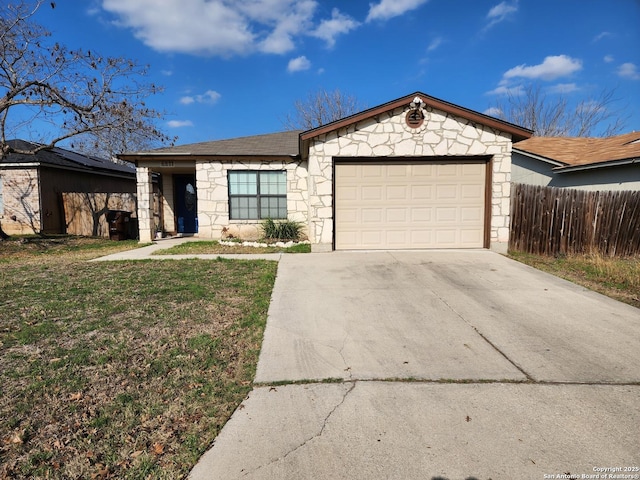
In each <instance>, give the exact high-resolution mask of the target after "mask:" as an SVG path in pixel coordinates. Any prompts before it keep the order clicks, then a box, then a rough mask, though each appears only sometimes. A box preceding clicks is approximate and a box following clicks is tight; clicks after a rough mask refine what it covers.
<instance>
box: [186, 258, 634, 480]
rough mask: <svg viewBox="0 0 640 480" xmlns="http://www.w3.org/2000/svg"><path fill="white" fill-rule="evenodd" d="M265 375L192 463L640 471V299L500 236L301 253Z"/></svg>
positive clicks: (239, 473)
mask: <svg viewBox="0 0 640 480" xmlns="http://www.w3.org/2000/svg"><path fill="white" fill-rule="evenodd" d="M256 382H257V383H258V384H260V386H258V387H256V388H255V389H254V390H253V392H252V393H251V394H250V395H249V397H248V398H247V399H246V400H245V402H243V404H242V406H241V408H240V409H238V410H237V411H236V412H235V413H234V415H233V417H232V418H231V419H230V421H229V422H228V423H227V425H226V426H225V428H224V429H223V431H222V432H221V434H220V435H219V436H218V438H217V439H216V441H215V443H214V446H213V448H212V449H211V450H210V451H209V452H208V453H207V454H206V455H205V456H204V457H203V458H202V459H201V461H200V462H199V463H198V465H197V466H196V467H195V468H194V470H193V471H192V473H191V478H192V479H214V478H215V479H236V478H247V479H303V478H313V479H354V478H357V479H425V478H426V479H439V480H440V479H449V480H454V479H472V478H475V479H478V480H482V479H493V480H497V479H520V478H523V479H528V478H531V479H542V478H562V477H561V476H562V475H564V474H567V473H568V474H569V475H577V477H575V478H598V477H595V475H601V476H600V477H599V478H610V477H603V476H602V474H603V472H604V471H603V470H598V469H607V468H608V469H617V468H620V469H624V468H626V467H632V471H630V472H624V471H622V470H621V471H617V473H618V474H619V473H623V474H624V473H626V474H629V475H637V476H636V477H628V478H640V471H633V469H634V468H635V467H640V428H638V425H640V311H639V310H638V309H635V308H633V307H630V306H627V305H624V304H621V303H619V302H616V301H613V300H610V299H608V298H606V297H603V296H601V295H598V294H595V293H593V292H590V291H588V290H586V289H584V288H582V287H578V286H576V285H574V284H571V283H569V282H565V281H563V280H560V279H557V278H555V277H553V276H551V275H547V274H544V273H542V272H539V271H537V270H534V269H532V268H529V267H527V266H524V265H521V264H519V263H516V262H513V261H511V260H509V259H507V258H505V257H502V256H500V255H498V254H495V253H492V252H489V251H484V250H482V251H430V252H362V253H353V252H340V253H338V252H336V253H331V254H311V255H285V256H283V257H282V260H281V261H280V265H279V269H278V277H277V280H276V285H275V287H274V292H273V297H272V303H271V307H270V310H269V320H268V323H267V329H266V332H265V339H264V343H263V348H262V352H261V355H260V361H259V364H258V371H257V375H256ZM606 473H613V472H612V471H611V470H609V471H607V472H606ZM545 475H547V476H546V477H545ZM558 475H560V476H558ZM582 475H585V476H584V477H583V476H582ZM588 475H594V476H593V477H588ZM566 478H569V477H566Z"/></svg>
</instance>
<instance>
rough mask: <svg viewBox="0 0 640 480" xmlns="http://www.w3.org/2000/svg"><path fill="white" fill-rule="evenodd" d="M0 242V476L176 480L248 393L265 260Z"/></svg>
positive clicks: (268, 276)
mask: <svg viewBox="0 0 640 480" xmlns="http://www.w3.org/2000/svg"><path fill="white" fill-rule="evenodd" d="M134 246H135V245H134V244H133V243H127V242H109V241H105V240H99V239H54V240H45V241H34V242H31V243H26V244H21V243H18V242H13V241H10V242H0V312H1V314H0V317H1V318H2V320H1V321H0V418H2V422H0V478H2V479H4V478H54V479H56V478H59V479H62V478H65V479H66V478H135V479H141V478H154V479H156V478H172V479H174V478H182V477H184V476H185V475H186V474H187V473H188V472H189V470H190V469H191V468H192V467H193V465H194V464H195V462H196V461H197V459H198V458H199V456H200V455H201V454H202V453H203V452H204V451H205V450H206V449H207V447H208V446H209V445H210V444H211V442H212V440H213V439H214V437H215V436H216V434H217V433H218V431H219V430H220V428H221V427H222V426H223V425H224V423H225V422H226V421H227V419H228V417H229V416H230V415H231V413H232V412H233V411H234V410H235V408H236V407H237V406H238V405H239V404H240V402H241V401H242V400H243V399H244V397H245V396H246V395H247V393H248V392H249V390H250V389H251V382H252V379H253V377H254V374H255V368H256V364H257V358H258V353H259V349H260V345H261V341H262V334H263V331H264V326H265V322H266V315H267V309H268V305H269V299H270V295H271V289H272V287H273V282H274V279H275V273H276V263H275V262H264V261H227V260H218V261H203V260H186V261H177V260H176V261H163V262H159V261H143V262H99V263H88V262H87V260H88V259H90V258H94V257H97V256H101V255H105V254H108V253H113V252H114V251H116V250H119V249H124V248H133V247H134Z"/></svg>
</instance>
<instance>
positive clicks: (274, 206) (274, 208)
mask: <svg viewBox="0 0 640 480" xmlns="http://www.w3.org/2000/svg"><path fill="white" fill-rule="evenodd" d="M260 218H287V198H286V197H262V198H261V199H260Z"/></svg>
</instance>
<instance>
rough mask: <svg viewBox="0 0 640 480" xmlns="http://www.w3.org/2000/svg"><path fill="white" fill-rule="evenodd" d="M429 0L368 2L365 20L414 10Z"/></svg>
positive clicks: (398, 14)
mask: <svg viewBox="0 0 640 480" xmlns="http://www.w3.org/2000/svg"><path fill="white" fill-rule="evenodd" d="M428 1H429V0H380V2H379V3H377V4H372V3H370V4H369V14H368V15H367V19H366V21H367V22H371V21H372V20H388V19H390V18H393V17H397V16H400V15H402V14H404V13H406V12H408V11H411V10H415V9H416V8H418V7H419V6H421V5H423V4H425V3H427V2H428Z"/></svg>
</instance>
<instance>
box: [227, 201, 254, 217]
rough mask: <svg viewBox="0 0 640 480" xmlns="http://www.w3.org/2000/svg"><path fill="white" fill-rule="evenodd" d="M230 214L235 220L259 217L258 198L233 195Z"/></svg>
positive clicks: (230, 202)
mask: <svg viewBox="0 0 640 480" xmlns="http://www.w3.org/2000/svg"><path fill="white" fill-rule="evenodd" d="M229 205H230V207H231V210H230V212H229V213H230V216H231V218H232V219H235V220H254V219H257V218H258V199H257V198H251V197H231V198H230V199H229Z"/></svg>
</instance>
